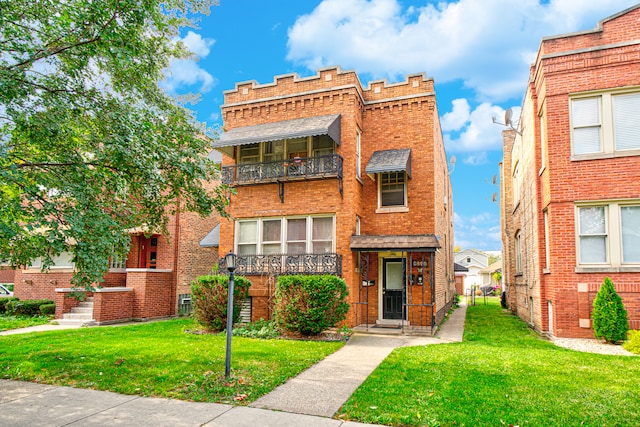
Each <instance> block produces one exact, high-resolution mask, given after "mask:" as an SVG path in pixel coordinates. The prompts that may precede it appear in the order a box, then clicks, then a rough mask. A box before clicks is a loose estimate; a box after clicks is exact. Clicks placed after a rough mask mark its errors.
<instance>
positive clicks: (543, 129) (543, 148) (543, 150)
mask: <svg viewBox="0 0 640 427" xmlns="http://www.w3.org/2000/svg"><path fill="white" fill-rule="evenodd" d="M539 122H540V172H539V173H542V171H543V170H544V169H545V167H546V166H547V119H546V117H545V114H544V112H542V113H540V116H539Z"/></svg>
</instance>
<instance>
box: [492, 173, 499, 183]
mask: <svg viewBox="0 0 640 427" xmlns="http://www.w3.org/2000/svg"><path fill="white" fill-rule="evenodd" d="M497 181H498V177H497V176H495V175H493V179H492V180H491V183H492V184H493V185H496V182H497Z"/></svg>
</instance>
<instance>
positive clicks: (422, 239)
mask: <svg viewBox="0 0 640 427" xmlns="http://www.w3.org/2000/svg"><path fill="white" fill-rule="evenodd" d="M439 247H440V243H438V238H437V237H436V236H435V235H434V234H410V235H389V236H372V235H366V236H365V235H361V236H351V250H352V251H354V252H380V251H407V252H435V251H436V249H438V248H439Z"/></svg>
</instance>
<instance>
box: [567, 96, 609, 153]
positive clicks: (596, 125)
mask: <svg viewBox="0 0 640 427" xmlns="http://www.w3.org/2000/svg"><path fill="white" fill-rule="evenodd" d="M600 100H601V98H600V97H599V96H598V97H593V98H580V99H573V100H572V101H571V126H572V138H573V154H590V153H599V152H601V151H602V142H601V127H602V122H601V114H600V104H601V102H600Z"/></svg>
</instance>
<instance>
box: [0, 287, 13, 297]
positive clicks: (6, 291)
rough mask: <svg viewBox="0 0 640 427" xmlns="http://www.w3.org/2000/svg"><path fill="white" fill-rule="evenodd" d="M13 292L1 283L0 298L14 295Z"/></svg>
mask: <svg viewBox="0 0 640 427" xmlns="http://www.w3.org/2000/svg"><path fill="white" fill-rule="evenodd" d="M12 296H13V292H11V291H10V290H9V289H7V288H6V287H5V286H4V285H0V298H6V297H12Z"/></svg>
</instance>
